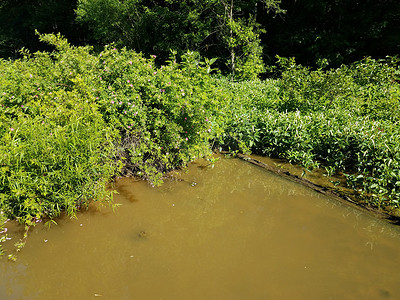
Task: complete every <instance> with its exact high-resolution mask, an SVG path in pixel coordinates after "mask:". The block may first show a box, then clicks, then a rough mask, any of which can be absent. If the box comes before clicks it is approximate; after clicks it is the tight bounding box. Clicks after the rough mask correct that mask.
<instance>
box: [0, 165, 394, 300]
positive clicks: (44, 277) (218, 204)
mask: <svg viewBox="0 0 400 300" xmlns="http://www.w3.org/2000/svg"><path fill="white" fill-rule="evenodd" d="M206 164H207V162H206V161H199V162H197V163H194V164H192V165H191V166H190V168H189V171H188V172H187V173H181V174H177V175H176V176H175V178H177V179H179V180H176V181H171V182H166V183H165V184H164V185H163V186H162V187H160V188H152V187H150V186H149V185H148V184H147V183H145V182H133V180H132V179H127V178H125V179H121V180H119V181H118V182H117V189H118V191H119V192H120V195H117V196H116V197H115V201H116V202H119V203H121V204H122V206H121V207H120V208H119V209H118V210H117V211H116V212H115V213H114V212H112V210H111V209H104V208H103V209H102V210H100V211H99V210H97V209H94V208H93V209H90V210H89V211H87V212H84V213H80V214H79V216H78V220H69V219H65V220H61V221H59V225H58V226H53V227H52V228H51V229H50V230H48V229H47V228H45V227H42V226H37V227H36V228H35V229H34V230H33V231H32V232H31V233H30V237H29V239H28V242H27V245H26V246H25V248H24V249H23V250H22V252H21V253H20V254H19V256H18V260H17V262H15V263H12V262H9V261H7V260H6V259H3V260H1V261H0V299H93V298H103V299H400V284H399V282H400V273H399V270H400V257H399V251H400V231H399V229H398V228H397V227H394V226H391V225H388V224H386V223H384V222H381V221H379V220H377V219H374V218H372V217H371V216H369V215H367V214H365V213H361V212H360V211H357V210H354V209H352V208H349V207H346V206H344V205H342V204H339V203H337V202H336V201H335V200H331V199H329V198H327V197H325V196H323V195H319V194H317V193H315V192H314V191H311V190H308V189H307V188H304V187H302V186H299V185H296V184H294V183H292V182H288V181H285V180H283V179H281V178H279V177H277V176H275V175H272V174H270V173H268V172H266V171H265V170H263V169H261V168H258V167H255V166H252V165H250V164H248V163H246V162H243V161H240V160H235V159H223V160H221V161H218V162H217V163H216V164H215V166H214V167H213V168H212V167H211V166H208V167H204V166H205V165H206Z"/></svg>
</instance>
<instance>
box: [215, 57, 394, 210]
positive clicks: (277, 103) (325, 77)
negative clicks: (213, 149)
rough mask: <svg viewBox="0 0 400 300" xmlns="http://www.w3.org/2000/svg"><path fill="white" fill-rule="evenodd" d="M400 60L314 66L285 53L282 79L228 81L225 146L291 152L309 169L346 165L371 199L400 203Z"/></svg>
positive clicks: (224, 83)
mask: <svg viewBox="0 0 400 300" xmlns="http://www.w3.org/2000/svg"><path fill="white" fill-rule="evenodd" d="M396 63H397V61H396V60H395V59H393V58H389V59H388V60H385V61H375V60H372V59H366V60H364V61H361V62H357V63H355V64H353V65H350V66H342V67H341V68H339V69H334V70H328V71H322V70H317V71H311V70H309V69H308V68H304V67H302V66H299V65H297V64H295V62H294V61H293V60H290V59H281V68H282V70H283V72H282V76H281V78H280V79H277V80H266V81H263V82H260V81H254V82H246V83H232V82H229V81H226V80H221V81H220V84H221V86H223V87H224V89H226V90H230V91H231V92H232V94H233V95H234V96H233V97H232V99H233V100H232V101H231V103H230V104H229V105H228V106H227V107H229V109H227V110H229V111H230V112H231V113H227V114H226V119H225V127H224V130H223V134H222V135H221V136H220V137H219V138H218V144H219V146H220V147H221V148H223V149H230V150H239V151H244V152H246V151H247V152H253V153H257V154H262V155H267V156H273V157H280V158H286V159H288V160H289V161H290V162H294V163H300V164H302V165H303V166H304V167H305V169H306V170H312V169H313V168H315V167H322V168H325V169H326V170H327V173H328V174H329V175H331V174H334V173H335V172H343V173H345V174H346V176H347V184H348V186H350V187H351V188H353V189H354V190H355V191H357V192H358V193H359V194H360V195H362V197H363V198H364V199H365V200H366V201H367V202H368V203H370V204H371V205H374V206H379V207H385V208H386V209H389V210H390V209H398V208H399V207H400V194H399V192H400V161H399V157H400V148H399V145H400V131H399V128H400V127H399V122H400V114H399V111H400V99H399V95H400V94H399V92H400V86H399V83H398V75H399V69H398V67H397V64H396Z"/></svg>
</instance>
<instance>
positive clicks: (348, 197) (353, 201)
mask: <svg viewBox="0 0 400 300" xmlns="http://www.w3.org/2000/svg"><path fill="white" fill-rule="evenodd" d="M220 153H221V154H224V155H229V154H232V153H230V152H227V151H221V152H220ZM232 155H233V154H232ZM234 155H235V156H236V157H238V158H240V159H242V160H245V161H247V162H249V163H251V164H253V165H256V166H259V167H261V168H263V169H265V170H268V171H269V172H272V173H274V174H277V175H279V176H281V177H284V178H286V179H288V180H290V181H293V182H296V183H299V184H302V185H304V186H306V187H308V188H311V189H313V190H314V191H316V192H318V193H321V194H323V195H326V196H329V197H331V198H334V199H336V200H337V201H339V202H341V203H344V204H346V205H349V206H351V207H353V208H357V209H361V210H363V211H365V212H367V213H371V214H373V215H374V216H376V217H378V218H380V219H385V220H387V221H389V222H390V223H392V224H396V225H400V217H399V216H395V215H393V214H390V212H385V211H382V210H378V209H377V208H374V207H371V206H369V205H368V204H367V203H365V202H362V201H360V200H357V197H356V195H355V194H351V193H349V192H346V191H341V190H339V189H333V188H331V187H328V186H323V185H319V184H316V183H314V182H312V181H310V180H308V179H306V178H303V177H300V176H297V175H295V174H292V173H290V172H289V171H287V170H285V169H282V168H279V167H276V166H272V165H269V164H266V163H264V162H261V161H259V160H257V159H254V158H251V157H249V156H247V155H244V154H240V153H239V154H234Z"/></svg>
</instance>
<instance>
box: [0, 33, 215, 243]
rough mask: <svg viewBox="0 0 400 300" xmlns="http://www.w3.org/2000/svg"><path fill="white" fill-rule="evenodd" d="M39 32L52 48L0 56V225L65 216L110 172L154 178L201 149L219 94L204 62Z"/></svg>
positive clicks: (102, 194)
mask: <svg viewBox="0 0 400 300" xmlns="http://www.w3.org/2000/svg"><path fill="white" fill-rule="evenodd" d="M40 40H41V41H44V42H47V43H48V44H50V45H52V46H53V47H55V48H56V50H55V51H54V52H51V53H49V52H37V53H34V54H31V53H29V52H28V51H26V50H23V51H22V52H23V55H24V58H23V59H18V60H14V61H11V60H0V70H1V73H2V76H1V77H0V108H1V109H0V120H1V127H0V183H1V185H0V214H1V218H2V220H0V222H1V227H4V224H5V223H6V222H7V220H8V219H11V218H12V219H17V220H18V221H19V222H20V223H22V224H25V225H27V226H32V225H34V224H35V223H36V222H39V221H41V220H43V219H49V220H52V219H54V218H55V217H57V216H59V215H60V214H61V213H62V212H66V213H67V214H68V215H69V216H71V217H74V216H75V212H76V211H77V210H78V209H79V208H81V207H82V206H85V205H87V204H88V202H89V201H91V200H94V201H105V202H109V201H111V202H112V191H110V190H108V189H106V187H107V183H108V182H110V180H111V179H112V177H113V176H115V175H117V174H121V173H122V174H126V173H130V174H133V175H137V176H142V177H144V178H147V179H150V181H151V182H153V183H154V184H158V183H160V182H161V175H162V173H163V172H165V171H167V170H169V169H172V168H177V167H179V166H183V165H185V164H186V163H187V162H188V161H190V160H193V159H195V158H196V157H198V156H203V155H206V154H208V153H209V152H210V147H209V144H208V141H209V139H210V136H211V135H212V134H213V131H214V130H216V129H217V127H218V126H217V124H216V121H215V118H214V115H215V114H213V112H214V111H215V110H216V109H218V106H219V105H220V103H222V102H223V99H222V97H223V94H222V93H221V91H220V90H217V88H216V86H215V85H214V84H213V81H212V78H211V77H210V75H209V72H210V70H211V66H210V64H211V63H212V61H207V63H205V62H204V63H202V62H200V61H199V60H198V57H197V55H196V53H190V52H189V53H187V54H185V55H183V56H182V57H181V58H180V60H179V62H178V61H177V60H178V58H176V57H175V56H174V54H172V55H171V59H170V61H169V62H168V63H167V64H166V65H163V66H160V67H157V66H156V65H155V64H154V59H155V56H154V55H152V56H151V57H149V58H144V57H143V56H142V55H141V54H138V53H135V52H133V51H128V50H126V49H120V50H118V49H116V48H115V47H114V46H112V45H111V46H110V45H109V46H106V47H105V48H104V50H103V51H102V52H100V53H99V54H95V53H92V51H91V48H90V47H72V46H70V45H69V44H68V42H67V41H66V40H65V39H64V38H62V37H61V36H55V35H42V36H40ZM2 233H6V231H5V229H3V230H2ZM6 238H7V236H6V235H4V236H3V238H2V241H4V240H5V239H6Z"/></svg>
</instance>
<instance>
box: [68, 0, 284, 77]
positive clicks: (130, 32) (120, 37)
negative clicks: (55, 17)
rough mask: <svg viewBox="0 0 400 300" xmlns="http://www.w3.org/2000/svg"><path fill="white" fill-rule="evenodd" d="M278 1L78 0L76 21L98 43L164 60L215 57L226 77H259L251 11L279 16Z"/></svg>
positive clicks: (259, 53) (256, 29)
mask: <svg viewBox="0 0 400 300" xmlns="http://www.w3.org/2000/svg"><path fill="white" fill-rule="evenodd" d="M279 3H280V0H262V1H259V0H248V1H244V0H207V1H204V0H180V1H178V0H165V1H162V0H152V1H144V0H124V1H123V0H78V7H77V10H76V12H77V19H78V20H79V21H80V22H84V23H87V24H89V26H90V28H91V29H92V30H93V35H94V36H95V37H96V38H97V39H98V40H99V41H101V42H111V41H114V42H117V43H119V44H120V45H124V46H127V47H130V48H133V49H135V50H137V51H142V52H145V53H148V54H150V53H156V54H158V55H160V56H161V57H162V58H163V59H165V58H167V57H168V55H169V51H170V49H172V50H176V51H178V52H183V51H185V50H187V49H190V50H195V51H198V52H200V54H202V55H203V56H206V57H218V58H220V63H222V62H225V63H226V66H227V67H228V68H229V70H230V71H231V73H232V74H235V75H238V76H239V77H243V78H254V77H255V76H257V75H258V74H259V73H260V72H262V70H263V68H264V65H263V62H262V47H261V44H260V42H261V40H260V38H259V34H260V33H261V32H262V29H261V28H260V25H259V24H258V23H257V22H256V19H255V16H256V13H257V5H262V6H264V7H266V8H268V9H269V10H271V11H275V12H280V11H281V10H280V9H279Z"/></svg>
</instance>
